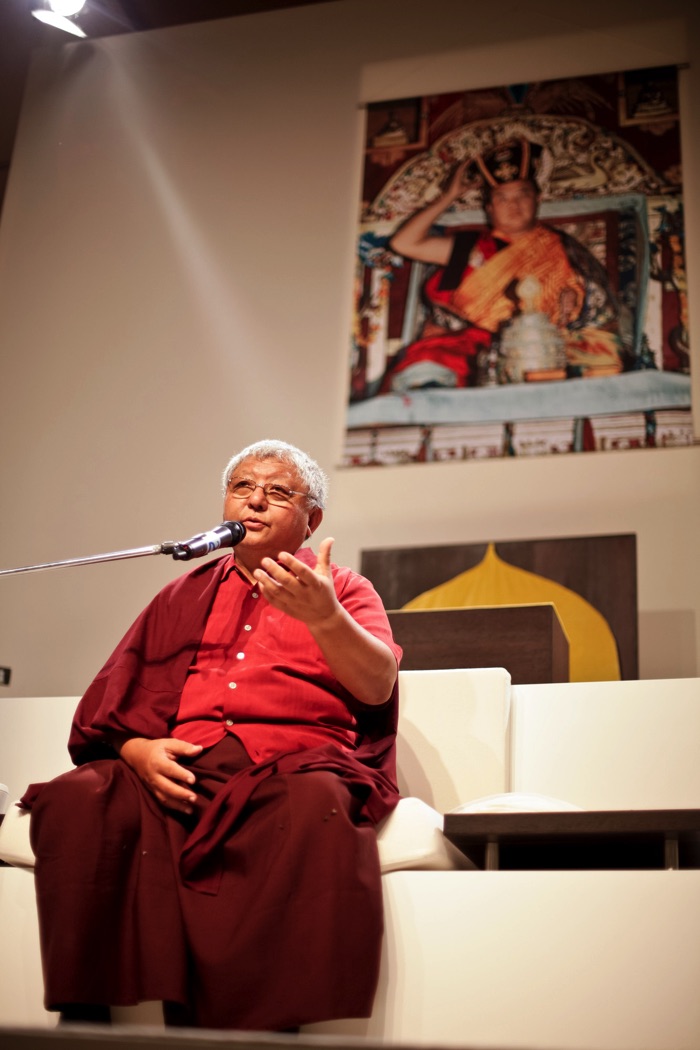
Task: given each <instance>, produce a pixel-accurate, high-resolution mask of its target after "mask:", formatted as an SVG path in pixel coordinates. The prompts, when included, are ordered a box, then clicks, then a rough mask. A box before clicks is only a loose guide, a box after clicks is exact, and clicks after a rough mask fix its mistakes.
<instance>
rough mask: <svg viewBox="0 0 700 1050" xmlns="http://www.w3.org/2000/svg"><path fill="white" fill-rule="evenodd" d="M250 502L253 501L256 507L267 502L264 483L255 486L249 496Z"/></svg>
mask: <svg viewBox="0 0 700 1050" xmlns="http://www.w3.org/2000/svg"><path fill="white" fill-rule="evenodd" d="M258 493H260V495H258ZM248 502H249V503H251V504H252V505H253V506H254V507H259V506H260V505H261V504H264V503H267V495H266V493H265V489H264V487H263V486H262V485H256V486H255V488H254V489H253V491H252V492H251V494H250V496H249V497H248Z"/></svg>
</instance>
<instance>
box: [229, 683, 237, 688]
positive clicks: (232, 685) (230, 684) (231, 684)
mask: <svg viewBox="0 0 700 1050" xmlns="http://www.w3.org/2000/svg"><path fill="white" fill-rule="evenodd" d="M228 687H229V689H235V688H236V683H235V682H229V684H228Z"/></svg>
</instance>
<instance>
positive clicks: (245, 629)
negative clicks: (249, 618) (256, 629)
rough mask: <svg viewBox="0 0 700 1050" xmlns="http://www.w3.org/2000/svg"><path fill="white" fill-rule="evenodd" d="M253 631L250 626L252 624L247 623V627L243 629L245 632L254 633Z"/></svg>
mask: <svg viewBox="0 0 700 1050" xmlns="http://www.w3.org/2000/svg"><path fill="white" fill-rule="evenodd" d="M252 629H253V628H252V627H251V626H250V624H249V623H247V624H246V625H245V627H244V628H243V630H244V631H252Z"/></svg>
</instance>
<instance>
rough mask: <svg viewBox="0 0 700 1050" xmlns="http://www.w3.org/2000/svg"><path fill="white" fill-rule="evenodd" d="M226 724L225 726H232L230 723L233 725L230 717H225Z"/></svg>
mask: <svg viewBox="0 0 700 1050" xmlns="http://www.w3.org/2000/svg"><path fill="white" fill-rule="evenodd" d="M226 725H227V726H232V725H233V722H232V721H231V719H230V718H227V719H226Z"/></svg>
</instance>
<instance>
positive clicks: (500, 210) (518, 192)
mask: <svg viewBox="0 0 700 1050" xmlns="http://www.w3.org/2000/svg"><path fill="white" fill-rule="evenodd" d="M486 214H487V215H488V217H489V222H490V223H491V227H492V228H493V229H494V230H498V231H499V232H500V233H504V234H505V235H506V236H507V237H517V236H518V234H520V233H526V232H527V231H528V230H530V229H532V227H533V226H534V224H535V220H536V216H537V192H536V190H535V187H534V186H533V185H532V183H531V182H526V181H525V180H524V179H519V180H518V181H516V182H507V183H506V184H505V185H503V186H496V187H495V189H494V190H493V192H492V194H491V201H490V203H489V204H487V205H486Z"/></svg>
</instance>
